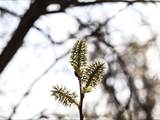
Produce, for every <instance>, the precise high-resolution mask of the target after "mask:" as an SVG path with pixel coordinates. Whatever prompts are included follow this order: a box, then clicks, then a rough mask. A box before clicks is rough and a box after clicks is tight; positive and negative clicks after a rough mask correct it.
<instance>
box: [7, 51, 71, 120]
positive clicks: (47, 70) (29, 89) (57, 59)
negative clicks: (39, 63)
mask: <svg viewBox="0 0 160 120" xmlns="http://www.w3.org/2000/svg"><path fill="white" fill-rule="evenodd" d="M68 54H69V51H67V52H66V53H64V54H63V55H61V56H60V57H58V58H56V59H55V61H54V62H53V63H52V64H51V65H49V67H48V68H47V69H46V70H45V71H44V72H43V73H42V74H41V75H40V76H38V77H37V78H36V79H35V80H33V82H32V83H31V85H30V86H29V87H28V89H27V90H26V92H25V93H24V94H23V95H22V97H21V99H20V100H19V102H18V103H17V104H16V105H15V106H14V108H13V110H12V113H11V114H10V116H9V117H8V119H7V120H12V117H13V116H14V115H15V114H16V112H17V109H18V108H19V106H20V105H21V104H22V102H23V100H24V99H25V98H26V97H28V96H29V95H30V93H31V91H32V88H33V87H34V85H35V84H36V83H38V82H39V81H40V80H41V78H42V77H44V76H45V75H46V74H47V73H48V72H49V71H50V70H51V69H52V68H53V67H54V65H55V64H56V63H57V62H58V61H59V60H60V59H62V58H64V57H65V56H66V55H68Z"/></svg>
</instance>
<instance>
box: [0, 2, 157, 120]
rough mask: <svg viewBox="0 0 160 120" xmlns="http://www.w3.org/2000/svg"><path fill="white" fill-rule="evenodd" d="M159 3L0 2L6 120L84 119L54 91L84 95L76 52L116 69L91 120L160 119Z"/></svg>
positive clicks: (88, 102) (93, 102)
mask: <svg viewBox="0 0 160 120" xmlns="http://www.w3.org/2000/svg"><path fill="white" fill-rule="evenodd" d="M159 14H160V1H159V0H0V120H40V119H43V120H60V119H61V120H78V119H79V117H78V110H77V108H76V107H75V106H72V107H71V108H68V107H64V106H63V105H61V104H59V103H58V102H57V101H55V99H54V97H53V96H51V95H50V94H51V89H52V87H53V86H54V85H57V84H58V85H64V86H66V87H67V88H69V89H70V90H71V91H77V92H78V89H79V88H78V80H77V79H76V77H75V76H74V71H73V69H72V67H71V65H70V64H69V58H70V49H71V48H72V46H73V44H74V43H75V41H76V40H77V39H79V38H86V40H87V43H88V50H89V56H88V57H89V60H94V59H95V58H97V57H98V58H103V59H105V60H106V61H107V62H108V65H109V72H108V73H107V74H106V75H104V79H103V81H102V82H101V84H100V85H99V86H98V87H96V88H95V89H94V90H93V91H92V92H91V93H87V95H86V97H85V99H84V114H85V118H86V120H160V22H159V21H160V16H159Z"/></svg>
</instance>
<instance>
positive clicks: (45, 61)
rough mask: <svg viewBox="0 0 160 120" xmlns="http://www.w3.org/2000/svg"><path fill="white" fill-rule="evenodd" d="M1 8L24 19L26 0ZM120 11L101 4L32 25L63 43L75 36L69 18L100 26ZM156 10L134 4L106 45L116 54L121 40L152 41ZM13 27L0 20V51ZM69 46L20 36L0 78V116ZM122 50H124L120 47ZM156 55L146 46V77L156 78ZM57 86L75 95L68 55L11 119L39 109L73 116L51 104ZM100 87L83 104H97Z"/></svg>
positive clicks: (112, 28) (33, 31)
mask: <svg viewBox="0 0 160 120" xmlns="http://www.w3.org/2000/svg"><path fill="white" fill-rule="evenodd" d="M0 6H1V7H6V8H7V9H9V10H13V11H14V12H16V13H18V14H19V15H23V14H24V12H25V11H26V9H27V8H28V6H29V4H28V1H25V0H24V1H20V0H19V1H18V3H16V2H12V1H7V2H3V1H0ZM8 6H9V7H8ZM125 7H126V5H125V4H121V3H119V4H104V5H102V6H100V5H97V6H96V7H86V8H84V9H79V8H73V9H68V10H67V11H66V13H67V14H66V13H60V14H54V15H46V16H41V17H40V19H39V20H37V21H36V23H35V25H36V26H38V27H40V28H42V29H43V30H44V31H46V33H48V32H49V33H50V34H51V36H52V38H53V39H54V40H55V41H63V40H65V39H67V37H68V33H76V32H77V30H78V23H77V21H76V20H75V19H74V17H73V16H80V17H81V18H82V20H83V21H84V22H88V19H89V18H94V19H93V20H94V21H97V20H100V21H101V22H103V21H104V19H105V18H107V17H111V16H114V15H115V14H117V12H118V11H119V10H120V9H123V8H125ZM48 9H49V8H48ZM50 9H51V8H50ZM137 11H138V12H137ZM159 11H160V4H157V5H156V6H154V5H152V4H149V5H146V6H143V5H141V4H135V5H133V6H132V7H128V8H126V9H125V10H123V12H120V13H119V14H118V15H117V16H116V17H115V18H114V19H113V20H112V21H111V22H110V23H109V25H110V29H109V31H110V32H112V35H111V36H110V37H111V38H112V40H113V41H111V43H112V44H113V45H115V46H116V49H120V47H121V46H122V47H123V46H125V45H126V44H127V43H128V41H124V38H128V37H130V36H134V37H135V41H136V40H140V41H139V42H140V44H142V45H143V44H144V43H145V42H146V41H147V40H148V39H149V38H151V34H152V33H153V32H154V31H160V27H159V26H160V22H159V21H160V17H159V16H158V14H159ZM84 13H85V14H84ZM140 15H143V16H144V18H145V19H146V20H147V21H148V22H149V24H150V25H151V26H152V30H149V29H148V28H147V26H146V25H143V24H142V23H141V19H140ZM10 21H12V23H10ZM18 23H19V19H17V18H15V17H13V16H11V15H8V14H7V15H5V16H4V17H3V18H1V19H0V28H3V29H0V35H2V33H3V32H4V33H5V35H4V36H3V37H2V39H1V40H0V50H1V51H2V49H3V47H4V46H5V45H6V43H7V41H8V40H9V39H10V37H11V34H12V32H13V31H14V29H15V28H16V27H17V25H18ZM6 25H7V27H6ZM139 26H141V27H139ZM121 33H124V36H122V34H121ZM83 34H87V32H85V31H83V32H82V33H80V35H82V36H83ZM158 38H159V32H158ZM117 39H118V40H117ZM74 42H75V39H74V40H72V39H71V40H67V42H65V43H64V44H63V45H52V44H50V41H49V40H48V39H47V38H46V37H44V36H43V35H42V34H41V33H40V32H39V31H37V30H36V29H34V28H32V29H31V30H30V31H29V32H28V34H27V36H26V37H25V43H24V45H23V46H22V47H21V48H20V50H18V52H17V53H16V55H15V56H14V58H13V60H12V62H10V63H9V65H8V66H7V68H6V69H5V71H4V72H3V74H1V75H0V91H1V95H0V115H1V114H2V115H3V116H8V115H9V114H10V112H11V110H12V107H13V106H14V105H16V104H17V102H18V101H19V100H20V99H21V97H22V95H23V94H24V92H25V91H26V90H27V89H28V87H29V86H30V85H31V84H32V82H33V81H34V80H35V79H37V78H38V77H39V76H40V75H41V74H42V73H43V72H44V70H46V69H47V68H48V67H49V66H50V65H51V64H52V63H54V62H55V58H56V57H59V56H61V55H63V54H64V53H66V52H67V51H68V50H70V49H71V47H72V45H73V44H74ZM157 46H158V47H159V46H160V39H159V41H158V42H157ZM92 49H93V48H92V46H89V51H92ZM121 50H123V49H122V48H121ZM158 51H159V48H157V47H154V46H150V49H149V50H148V52H147V54H146V57H147V58H148V63H150V64H149V67H150V68H151V73H152V72H153V73H152V75H158V74H159V73H160V71H159V70H160V62H159V61H160V55H159V54H160V53H159V52H158ZM159 77H160V76H159ZM56 84H58V85H64V86H66V87H67V88H69V89H71V90H72V91H77V92H78V80H77V79H76V77H75V76H74V73H73V69H72V67H71V66H70V64H69V55H67V56H65V57H64V58H63V59H61V60H59V61H58V62H57V63H56V64H55V65H54V67H53V68H52V69H51V70H50V71H48V72H47V74H45V75H44V76H43V77H41V79H40V80H39V82H38V83H36V84H35V85H34V86H33V88H32V92H31V94H30V95H29V96H28V97H27V98H26V99H25V100H24V101H23V102H22V104H21V105H20V107H19V108H18V110H17V114H16V115H15V116H14V118H15V119H18V118H19V119H20V118H30V117H32V116H34V115H36V114H37V113H38V112H39V111H41V110H44V109H47V112H48V113H50V112H53V111H55V112H56V113H65V112H66V111H67V112H70V111H72V112H73V111H75V109H76V108H75V107H73V108H71V109H69V108H65V107H63V106H62V105H60V104H58V103H57V102H55V100H54V98H53V97H52V96H51V95H50V90H51V89H52V87H53V85H56ZM100 87H101V86H98V87H97V88H96V89H95V90H93V92H91V93H89V94H88V95H87V96H86V98H85V102H86V103H87V105H88V106H91V104H92V102H95V103H96V101H97V100H98V99H99V98H101V97H102V93H101V89H99V88H100ZM116 87H117V88H119V89H122V88H123V86H121V84H118V83H117V86H116ZM128 95H129V91H128V90H127V89H125V90H123V91H122V92H121V93H118V94H117V97H118V98H119V99H120V100H121V101H124V100H125V99H126V98H125V97H124V96H126V97H127V96H128ZM104 97H106V96H104ZM92 98H93V99H92ZM86 103H85V104H86ZM101 106H102V105H99V108H101ZM90 109H91V108H90ZM97 110H99V109H97ZM75 113H76V114H77V111H75ZM98 113H99V114H102V111H98Z"/></svg>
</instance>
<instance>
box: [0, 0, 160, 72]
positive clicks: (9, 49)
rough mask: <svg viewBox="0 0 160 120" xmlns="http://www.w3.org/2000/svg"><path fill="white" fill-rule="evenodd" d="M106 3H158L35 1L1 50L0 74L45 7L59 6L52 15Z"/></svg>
mask: <svg viewBox="0 0 160 120" xmlns="http://www.w3.org/2000/svg"><path fill="white" fill-rule="evenodd" d="M107 2H115V3H117V2H124V3H127V4H133V3H137V2H140V3H156V2H160V1H153V0H150V1H146V0H135V1H129V0H123V1H117V0H97V1H94V2H79V1H77V0H70V1H63V0H54V1H53V0H35V1H34V2H33V3H32V4H31V6H30V8H29V9H28V10H27V11H26V13H25V14H24V15H23V17H22V18H21V21H20V23H19V25H18V27H17V29H16V30H15V32H14V34H13V36H12V38H11V39H10V41H9V42H8V44H7V45H6V47H5V48H4V49H3V51H2V53H1V55H0V73H2V71H3V70H4V68H5V67H6V66H7V64H8V63H9V62H10V60H11V59H12V58H13V56H14V55H15V53H16V52H17V50H18V49H19V48H20V47H21V46H22V44H23V39H24V37H25V35H26V34H27V32H28V31H29V30H30V28H31V27H32V26H33V24H34V22H35V21H36V20H37V19H38V18H39V17H40V16H41V15H43V14H46V13H48V11H47V10H46V8H47V6H48V5H50V4H59V5H60V6H61V7H60V10H57V11H52V13H58V12H63V11H64V10H65V9H67V8H69V7H76V6H87V5H94V4H100V3H107ZM0 10H1V11H5V12H9V11H6V10H5V9H2V8H1V9H0ZM10 14H13V15H15V16H17V15H16V14H14V13H13V12H10Z"/></svg>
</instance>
